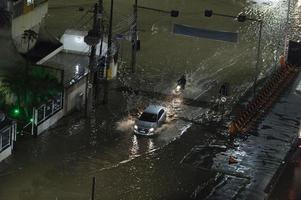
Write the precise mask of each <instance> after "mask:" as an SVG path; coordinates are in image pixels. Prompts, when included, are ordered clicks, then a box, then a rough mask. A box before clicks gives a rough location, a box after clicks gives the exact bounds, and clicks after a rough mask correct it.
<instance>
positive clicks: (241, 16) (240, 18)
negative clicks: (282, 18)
mask: <svg viewBox="0 0 301 200" xmlns="http://www.w3.org/2000/svg"><path fill="white" fill-rule="evenodd" d="M204 14H205V17H211V16H212V15H216V16H221V17H229V18H232V19H236V20H237V21H239V22H245V21H246V20H250V21H256V22H258V23H259V34H258V46H257V55H256V66H255V73H254V83H253V96H254V97H255V95H256V87H257V77H258V67H259V60H260V50H261V48H260V45H261V33H262V25H263V21H262V20H261V19H253V18H248V17H247V16H246V15H245V14H243V13H239V14H238V15H237V16H233V15H226V14H220V13H214V12H213V11H212V10H207V9H206V10H205V12H204Z"/></svg>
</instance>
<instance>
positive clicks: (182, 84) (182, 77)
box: [178, 74, 186, 89]
mask: <svg viewBox="0 0 301 200" xmlns="http://www.w3.org/2000/svg"><path fill="white" fill-rule="evenodd" d="M178 85H180V86H181V87H182V89H184V88H185V85H186V76H185V74H183V75H182V76H181V78H180V79H179V80H178Z"/></svg>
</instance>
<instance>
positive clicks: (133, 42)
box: [131, 0, 138, 73]
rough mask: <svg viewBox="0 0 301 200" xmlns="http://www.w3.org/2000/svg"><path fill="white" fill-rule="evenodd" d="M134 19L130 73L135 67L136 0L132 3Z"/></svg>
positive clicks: (133, 71)
mask: <svg viewBox="0 0 301 200" xmlns="http://www.w3.org/2000/svg"><path fill="white" fill-rule="evenodd" d="M133 7H134V20H133V23H132V27H131V28H132V60H131V67H132V73H135V68H136V53H137V21H138V20H137V19H138V0H135V4H134V6H133Z"/></svg>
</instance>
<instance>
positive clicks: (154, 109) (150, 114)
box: [134, 105, 166, 136]
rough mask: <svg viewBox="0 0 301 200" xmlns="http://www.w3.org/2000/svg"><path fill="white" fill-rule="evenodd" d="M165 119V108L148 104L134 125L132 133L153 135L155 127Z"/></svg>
mask: <svg viewBox="0 0 301 200" xmlns="http://www.w3.org/2000/svg"><path fill="white" fill-rule="evenodd" d="M165 120H166V109H165V108H164V107H162V106H158V105H150V106H148V107H147V108H146V109H145V110H144V111H143V113H142V114H141V116H140V117H139V119H138V120H137V121H136V123H135V125H134V133H135V134H138V135H148V136H150V135H154V134H155V133H156V129H157V128H158V127H160V126H161V125H162V124H163V123H164V122H165Z"/></svg>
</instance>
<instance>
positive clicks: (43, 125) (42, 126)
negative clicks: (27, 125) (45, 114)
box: [37, 109, 64, 135]
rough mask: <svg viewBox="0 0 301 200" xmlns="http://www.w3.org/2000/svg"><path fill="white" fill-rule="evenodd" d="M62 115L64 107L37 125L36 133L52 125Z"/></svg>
mask: <svg viewBox="0 0 301 200" xmlns="http://www.w3.org/2000/svg"><path fill="white" fill-rule="evenodd" d="M63 116H64V109H61V110H60V111H59V112H57V113H55V114H54V115H53V116H51V117H50V118H49V119H47V120H46V121H44V122H43V123H41V124H40V125H38V127H37V135H40V134H41V133H42V132H43V131H45V130H47V129H48V128H49V127H51V126H52V125H54V124H55V123H56V122H58V121H59V120H60V119H61V118H62V117H63Z"/></svg>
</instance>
